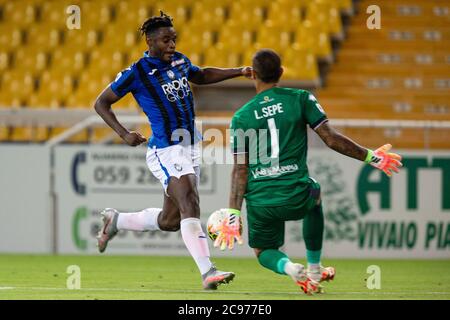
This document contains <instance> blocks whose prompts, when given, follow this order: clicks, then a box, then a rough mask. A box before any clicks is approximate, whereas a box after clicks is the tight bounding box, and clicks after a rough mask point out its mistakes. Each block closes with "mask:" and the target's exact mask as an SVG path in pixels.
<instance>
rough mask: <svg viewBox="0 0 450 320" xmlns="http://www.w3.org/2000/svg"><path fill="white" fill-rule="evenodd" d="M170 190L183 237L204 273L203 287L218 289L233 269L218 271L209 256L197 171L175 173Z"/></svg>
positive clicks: (232, 276) (230, 275)
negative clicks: (176, 175) (178, 177)
mask: <svg viewBox="0 0 450 320" xmlns="http://www.w3.org/2000/svg"><path fill="white" fill-rule="evenodd" d="M167 193H168V194H169V196H170V198H171V199H172V201H173V203H175V204H176V206H177V207H178V209H179V219H180V220H178V221H179V223H180V229H181V235H182V237H183V241H184V243H185V245H186V247H187V249H188V251H189V253H190V254H191V256H192V257H193V258H194V261H195V263H196V264H197V267H198V269H199V270H200V273H201V275H202V281H203V288H204V289H207V290H215V289H217V287H218V286H219V285H220V284H223V283H228V282H230V281H231V280H233V278H234V273H232V272H224V271H219V270H217V269H216V268H215V266H214V265H213V264H212V262H211V260H210V259H209V256H210V254H209V247H208V242H207V237H206V235H205V233H204V231H203V230H202V226H201V224H200V219H199V218H200V206H199V196H198V191H197V177H196V176H195V175H194V174H188V175H184V176H181V177H180V179H177V178H174V177H172V178H171V179H170V182H169V186H168V188H167Z"/></svg>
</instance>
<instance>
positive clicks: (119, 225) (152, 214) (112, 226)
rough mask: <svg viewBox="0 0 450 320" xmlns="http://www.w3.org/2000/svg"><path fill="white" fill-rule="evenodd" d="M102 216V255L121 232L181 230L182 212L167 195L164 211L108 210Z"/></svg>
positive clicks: (100, 235) (154, 209) (98, 244)
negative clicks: (109, 243)
mask: <svg viewBox="0 0 450 320" xmlns="http://www.w3.org/2000/svg"><path fill="white" fill-rule="evenodd" d="M100 214H101V215H102V222H103V226H102V227H101V228H100V231H99V233H98V235H97V247H98V250H99V252H100V253H103V252H104V251H105V250H106V247H107V245H108V242H109V241H111V240H112V239H113V238H114V236H115V235H116V234H117V232H119V231H120V230H129V231H155V230H162V231H171V232H174V231H178V230H180V212H179V210H178V207H177V206H176V205H175V203H174V202H173V201H172V200H171V199H170V198H169V197H168V196H167V195H164V205H163V209H161V208H147V209H144V210H142V211H139V212H118V211H117V210H116V209H113V208H106V209H104V210H103V211H102V212H101V213H100Z"/></svg>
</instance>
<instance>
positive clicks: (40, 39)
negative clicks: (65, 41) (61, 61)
mask: <svg viewBox="0 0 450 320" xmlns="http://www.w3.org/2000/svg"><path fill="white" fill-rule="evenodd" d="M61 38H62V33H61V30H60V29H52V28H51V27H50V26H47V25H45V24H40V25H39V26H36V27H33V28H30V29H28V30H27V45H28V46H34V47H36V48H39V49H41V50H47V49H55V48H56V47H58V46H59V45H60V44H61Z"/></svg>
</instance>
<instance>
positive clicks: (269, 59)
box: [252, 49, 282, 83]
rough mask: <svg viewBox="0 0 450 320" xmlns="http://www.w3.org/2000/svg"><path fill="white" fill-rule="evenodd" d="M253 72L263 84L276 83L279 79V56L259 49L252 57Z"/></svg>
mask: <svg viewBox="0 0 450 320" xmlns="http://www.w3.org/2000/svg"><path fill="white" fill-rule="evenodd" d="M252 63H253V70H254V71H255V72H256V76H257V77H258V79H260V80H261V81H263V82H265V83H276V82H278V80H280V77H281V73H282V72H281V59H280V56H279V55H278V54H277V53H276V52H275V51H273V50H271V49H261V50H259V51H257V52H256V53H255V55H254V56H253V60H252Z"/></svg>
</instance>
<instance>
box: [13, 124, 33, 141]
mask: <svg viewBox="0 0 450 320" xmlns="http://www.w3.org/2000/svg"><path fill="white" fill-rule="evenodd" d="M32 139H33V128H32V127H31V126H26V127H24V126H20V127H14V128H12V132H11V137H10V141H12V142H30V141H31V140H32Z"/></svg>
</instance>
